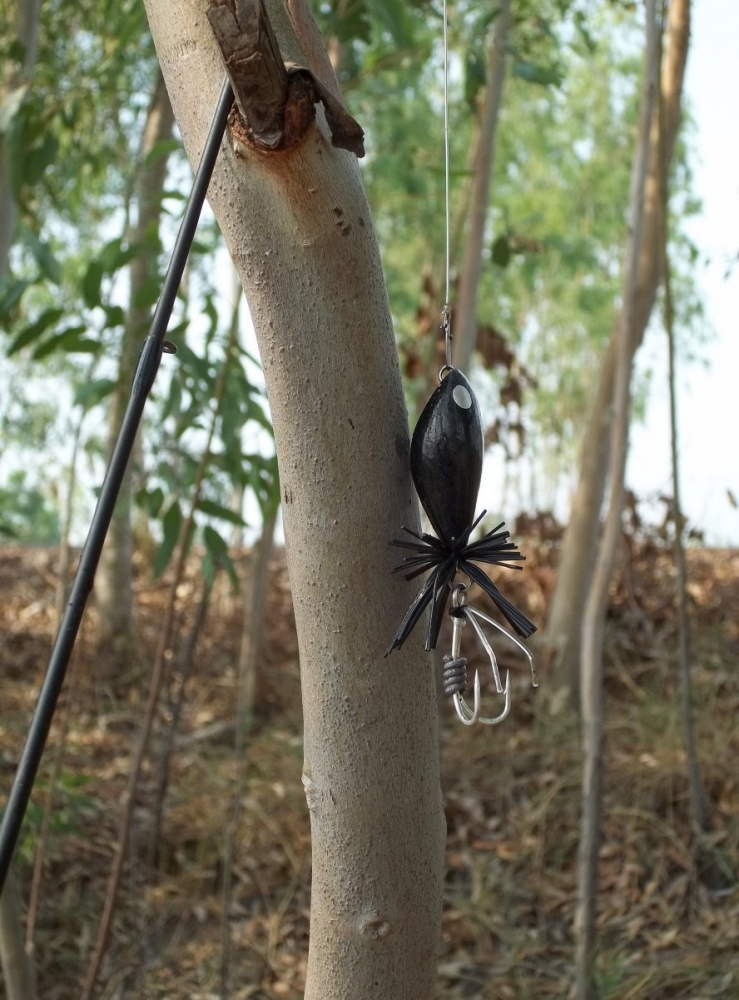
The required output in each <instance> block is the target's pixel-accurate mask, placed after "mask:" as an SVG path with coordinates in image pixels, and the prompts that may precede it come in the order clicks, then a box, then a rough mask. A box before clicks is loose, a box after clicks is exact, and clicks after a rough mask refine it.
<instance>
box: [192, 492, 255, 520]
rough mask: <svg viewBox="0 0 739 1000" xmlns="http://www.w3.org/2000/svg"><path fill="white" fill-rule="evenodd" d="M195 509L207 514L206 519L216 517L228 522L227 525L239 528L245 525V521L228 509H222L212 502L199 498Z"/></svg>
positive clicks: (219, 505)
mask: <svg viewBox="0 0 739 1000" xmlns="http://www.w3.org/2000/svg"><path fill="white" fill-rule="evenodd" d="M197 509H198V510H199V511H201V512H202V513H203V514H207V515H208V517H217V518H219V520H221V521H228V522H229V524H238V525H240V526H242V525H244V524H246V521H244V519H243V517H242V516H241V515H240V514H237V513H236V512H235V511H233V510H230V509H229V508H228V507H223V506H222V505H221V504H219V503H214V502H213V501H212V500H206V499H204V498H201V499H200V500H198V506H197Z"/></svg>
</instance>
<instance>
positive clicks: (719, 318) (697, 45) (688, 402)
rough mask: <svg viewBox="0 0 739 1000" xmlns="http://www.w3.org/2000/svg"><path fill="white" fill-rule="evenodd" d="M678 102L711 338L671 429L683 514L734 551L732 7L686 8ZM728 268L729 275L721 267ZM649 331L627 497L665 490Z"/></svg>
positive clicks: (737, 517)
mask: <svg viewBox="0 0 739 1000" xmlns="http://www.w3.org/2000/svg"><path fill="white" fill-rule="evenodd" d="M693 18H694V21H693V37H692V44H691V49H690V54H689V57H688V75H687V81H686V85H687V94H688V99H689V101H690V106H691V110H692V114H693V118H694V119H695V122H696V125H697V140H696V143H695V149H696V152H695V154H694V155H693V166H694V171H695V186H696V190H697V193H698V195H699V196H700V198H701V199H702V201H703V213H702V214H701V215H700V216H699V217H696V218H695V219H694V220H692V221H691V222H690V225H689V232H690V235H691V237H692V239H693V240H694V242H695V243H696V244H697V246H698V247H699V248H700V250H701V252H702V254H703V255H705V256H707V257H708V258H709V262H708V264H707V265H705V266H703V265H699V270H698V274H697V280H698V283H699V288H700V290H701V292H702V294H703V301H704V304H705V310H706V320H707V323H708V324H709V325H710V327H711V328H712V330H713V331H714V337H713V338H712V339H711V340H710V341H709V342H708V343H707V344H706V345H705V346H704V347H703V348H699V352H700V355H701V356H702V357H703V358H705V361H706V364H705V365H700V364H696V363H693V364H690V365H683V366H681V367H680V368H679V384H678V425H679V432H680V458H681V465H682V475H681V483H682V493H683V506H684V507H685V512H686V514H687V516H688V518H689V519H690V521H691V522H692V523H694V524H695V525H697V526H698V527H700V528H702V529H703V530H704V531H705V533H706V541H707V542H708V543H709V544H716V545H739V510H737V509H734V508H733V507H732V506H731V503H730V501H729V499H728V496H727V490H731V491H732V493H733V494H734V496H735V497H736V498H737V501H738V502H739V434H738V433H737V429H738V428H739V416H738V415H737V411H735V410H734V407H733V402H739V337H737V320H738V318H739V256H738V255H739V60H738V59H737V45H738V44H739V43H737V39H739V3H737V2H736V0H714V2H697V3H694V4H693ZM732 260H734V261H735V262H736V265H737V266H736V267H734V268H733V269H732V270H731V273H730V274H729V277H728V278H727V277H726V272H727V270H729V267H730V264H731V261H732ZM654 326H655V328H654V329H652V330H650V332H649V334H648V336H647V340H646V342H645V345H644V348H643V349H642V352H641V356H640V358H639V362H638V363H639V365H640V366H642V367H646V366H648V367H650V368H651V369H652V371H653V373H654V375H653V379H652V391H651V393H650V403H649V408H648V411H647V415H646V420H645V422H644V424H643V425H638V426H635V427H634V429H633V433H632V448H631V455H630V458H629V466H628V485H629V487H630V488H632V489H634V490H635V492H636V493H637V495H646V494H652V493H656V492H660V491H665V492H669V490H670V465H669V412H668V398H667V387H666V371H667V354H666V345H665V336H664V333H663V331H662V329H661V327H660V326H659V325H658V324H654Z"/></svg>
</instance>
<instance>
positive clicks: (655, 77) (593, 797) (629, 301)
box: [575, 0, 660, 1000]
mask: <svg viewBox="0 0 739 1000" xmlns="http://www.w3.org/2000/svg"><path fill="white" fill-rule="evenodd" d="M646 22H647V23H646V45H645V57H644V90H643V95H642V103H641V115H640V119H641V120H640V128H639V136H638V141H637V146H636V154H635V157H634V165H633V169H632V176H631V194H630V205H629V222H630V232H629V238H628V242H627V245H626V253H625V259H624V268H623V286H622V287H623V292H622V298H623V302H624V308H623V311H622V315H621V327H620V330H619V338H618V348H617V355H616V372H615V392H614V399H613V420H612V422H611V427H610V448H609V467H608V481H609V486H610V497H609V504H608V514H607V517H606V523H605V527H604V531H603V538H602V539H601V543H600V546H599V549H598V555H597V558H596V562H595V567H594V570H593V582H592V587H591V590H590V592H589V594H588V598H587V601H586V603H585V614H584V618H583V626H582V658H581V662H580V684H581V692H582V706H581V708H582V738H583V758H584V759H583V784H582V817H581V822H580V844H579V851H578V882H577V908H576V911H575V986H576V995H577V1000H594V997H595V996H596V992H595V981H594V969H595V945H596V937H595V930H596V904H597V899H598V851H599V848H600V814H601V800H602V787H603V645H604V633H605V619H606V611H607V608H608V599H609V592H610V585H611V578H612V576H613V567H614V563H615V558H616V550H617V546H618V542H619V540H620V538H621V532H622V525H621V516H622V511H623V497H624V477H625V472H626V455H627V452H628V442H629V416H630V413H629V411H630V407H631V392H630V387H631V373H632V361H633V357H634V351H633V345H632V341H631V331H632V330H633V321H632V315H631V312H632V309H633V307H634V303H635V291H636V284H637V281H638V278H639V249H640V246H641V233H642V229H643V226H644V209H645V201H644V198H645V192H646V180H647V173H648V169H649V162H650V156H651V158H652V159H654V152H655V150H654V148H653V146H652V144H651V143H650V138H651V135H650V134H651V124H652V122H653V116H654V113H655V112H657V114H658V102H657V92H658V90H659V79H660V77H659V68H660V60H659V52H660V49H659V32H658V28H657V11H656V0H646Z"/></svg>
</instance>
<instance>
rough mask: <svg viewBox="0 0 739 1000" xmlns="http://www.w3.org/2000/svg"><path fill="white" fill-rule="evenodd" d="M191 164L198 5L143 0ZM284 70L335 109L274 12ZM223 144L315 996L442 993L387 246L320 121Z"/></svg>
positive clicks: (433, 768)
mask: <svg viewBox="0 0 739 1000" xmlns="http://www.w3.org/2000/svg"><path fill="white" fill-rule="evenodd" d="M146 6H147V12H148V16H149V20H150V24H151V28H152V34H153V36H154V41H155V44H156V47H157V51H158V54H159V59H160V62H161V65H162V70H163V72H164V76H165V79H166V81H167V86H168V88H169V91H170V97H171V98H172V104H173V106H174V109H175V115H176V118H177V121H178V124H179V126H180V131H181V133H182V136H183V140H184V143H185V147H186V149H187V152H188V155H189V157H190V159H191V161H192V162H196V161H197V159H198V157H199V155H200V150H201V149H202V146H203V142H204V139H205V134H206V130H207V128H208V125H209V123H210V119H211V117H212V114H213V109H214V108H215V105H216V99H217V96H218V93H219V90H220V86H221V82H222V80H223V76H224V72H223V64H222V60H221V55H220V51H219V49H218V47H217V45H216V43H215V41H214V40H213V37H212V36H211V34H210V30H209V28H208V22H207V21H206V18H205V14H204V11H203V8H202V5H201V3H200V2H199V0H147V4H146ZM262 9H263V10H264V9H266V11H267V13H268V15H269V18H270V20H271V22H272V26H273V28H274V31H275V34H276V36H277V40H278V43H279V47H280V52H281V54H282V57H283V58H284V59H285V60H290V61H292V62H294V63H297V64H299V65H302V66H307V67H308V68H309V69H310V70H312V72H313V74H314V75H315V76H316V77H317V78H318V79H319V80H320V82H321V83H322V84H323V86H324V87H325V88H326V89H327V91H328V93H329V94H332V95H334V97H336V96H339V98H340V95H339V91H338V86H337V84H336V80H335V77H334V75H333V71H332V69H331V65H330V62H329V60H328V57H327V56H326V52H325V48H324V46H323V43H322V41H321V39H320V35H319V34H318V31H317V28H316V26H315V23H314V21H313V18H312V15H311V14H310V11H309V10H308V8H307V6H306V5H305V3H304V2H302V0H290V2H289V6H283V4H282V0H265V3H264V5H263V8H262ZM242 155H243V158H239V157H237V156H236V155H235V154H234V153H233V152H232V149H231V143H230V142H229V143H227V146H226V147H225V148H224V151H223V154H222V156H221V157H220V159H219V162H218V164H217V165H216V170H215V174H214V179H213V182H212V184H211V188H210V203H211V206H212V208H213V211H214V212H215V215H216V218H217V220H218V223H219V225H220V227H221V230H222V232H223V234H224V236H225V238H226V243H227V245H228V248H229V251H230V253H231V257H232V259H233V261H234V264H235V266H236V269H237V271H238V272H239V275H240V277H241V281H242V284H243V286H244V289H245V292H246V295H247V298H248V301H249V307H250V310H251V314H252V317H253V320H254V326H255V329H256V333H257V338H258V342H259V348H260V352H261V357H262V362H263V365H264V373H265V379H266V383H267V391H268V395H269V401H270V408H271V412H272V417H273V421H274V430H275V442H276V449H277V455H278V461H279V469H280V480H281V485H282V497H283V516H284V524H285V536H286V544H287V555H288V565H289V570H290V579H291V586H292V593H293V601H294V605H295V617H296V625H297V631H298V641H299V647H300V661H301V678H302V685H303V707H304V716H305V762H304V773H303V783H304V785H305V791H306V798H307V802H308V808H309V810H310V815H311V828H312V835H313V890H312V909H311V941H310V951H309V959H308V976H307V985H306V993H305V996H306V998H307V1000H318V998H320V1000H332V998H341V1000H344V998H346V997H352V998H353V1000H363V998H370V997H372V998H376V997H379V996H381V997H384V998H387V1000H393V998H398V1000H400V998H405V997H413V998H414V1000H425V998H429V997H431V995H432V990H433V980H434V973H435V965H436V950H437V943H438V935H439V927H440V919H441V898H442V867H443V850H444V818H443V812H442V806H441V794H440V785H439V769H438V740H437V734H436V702H435V697H434V681H433V673H432V670H431V665H430V658H429V657H428V656H427V655H426V654H425V653H423V652H422V641H421V637H420V635H419V636H417V637H414V638H413V640H409V642H408V643H407V644H406V646H405V647H404V648H403V649H402V650H401V651H400V652H399V653H396V654H393V657H392V659H390V660H387V659H384V658H383V652H384V650H385V649H386V648H387V646H388V644H389V642H390V640H391V638H392V635H393V633H394V631H395V629H396V627H397V625H398V621H399V619H400V618H401V617H402V615H403V612H404V610H405V608H406V607H407V605H408V603H409V601H410V600H411V598H412V596H413V593H414V589H413V586H412V585H411V584H408V583H406V582H405V581H403V580H402V579H399V578H398V576H392V575H391V570H392V568H393V565H394V563H395V557H394V556H393V552H392V549H391V548H390V547H389V545H388V542H389V541H390V539H391V538H393V537H394V536H395V535H396V534H397V533H398V531H399V529H400V527H401V525H402V524H404V523H405V524H408V525H409V526H410V527H412V528H414V527H415V528H417V527H418V522H419V519H418V511H417V507H416V502H415V500H414V498H413V494H412V490H411V483H410V477H409V474H408V455H409V436H408V422H407V415H406V411H405V406H404V402H403V393H402V387H401V382H400V372H399V368H398V361H397V355H396V350H395V342H394V337H393V328H392V323H391V319H390V312H389V306H388V301H387V293H386V290H385V284H384V281H383V276H382V270H381V266H380V259H379V252H378V247H377V240H376V237H375V234H374V231H373V226H372V220H371V216H370V213H369V209H368V206H367V203H366V199H365V195H364V190H363V187H362V182H361V177H360V174H359V168H358V166H357V163H356V161H355V158H354V156H353V155H351V154H350V153H349V152H347V151H344V150H338V149H335V148H333V147H332V146H331V144H330V142H329V140H328V137H327V129H326V121H325V118H324V113H323V111H322V110H321V109H320V108H319V109H318V112H317V125H316V127H311V128H310V129H309V130H308V132H307V133H306V135H305V136H304V138H303V140H302V141H301V143H300V144H299V145H297V146H296V147H295V148H293V149H292V150H290V151H278V152H274V153H268V152H257V151H254V150H248V149H246V148H244V149H243V153H242Z"/></svg>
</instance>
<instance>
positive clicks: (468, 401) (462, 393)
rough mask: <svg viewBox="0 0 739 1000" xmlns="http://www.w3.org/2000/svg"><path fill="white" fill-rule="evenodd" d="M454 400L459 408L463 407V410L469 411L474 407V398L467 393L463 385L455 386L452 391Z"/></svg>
mask: <svg viewBox="0 0 739 1000" xmlns="http://www.w3.org/2000/svg"><path fill="white" fill-rule="evenodd" d="M452 399H453V400H454V402H455V403H456V404H457V406H461V408H462V409H463V410H469V408H470V407H471V406H472V396H470V394H469V392H467V390H466V389H465V387H464V386H463V385H455V387H454V389H453V390H452Z"/></svg>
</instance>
